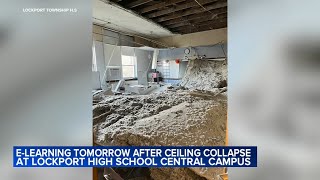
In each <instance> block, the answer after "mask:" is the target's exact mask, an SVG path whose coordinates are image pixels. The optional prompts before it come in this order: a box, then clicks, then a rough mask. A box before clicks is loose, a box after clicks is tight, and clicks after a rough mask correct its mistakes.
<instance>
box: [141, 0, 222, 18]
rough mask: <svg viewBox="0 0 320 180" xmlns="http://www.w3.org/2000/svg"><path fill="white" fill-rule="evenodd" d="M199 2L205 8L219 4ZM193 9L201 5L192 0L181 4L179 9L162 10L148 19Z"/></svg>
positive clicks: (205, 0) (206, 1) (151, 14)
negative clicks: (207, 5) (205, 6)
mask: <svg viewBox="0 0 320 180" xmlns="http://www.w3.org/2000/svg"><path fill="white" fill-rule="evenodd" d="M198 2H199V3H200V4H201V5H203V6H204V5H206V4H209V3H214V2H217V0H198ZM192 7H199V4H198V3H196V1H193V0H192V1H188V2H187V3H184V4H181V5H179V6H177V7H170V8H168V9H165V10H160V11H156V12H154V13H150V14H147V15H146V17H147V18H155V17H158V16H163V15H166V14H170V13H173V12H176V11H181V10H184V9H188V8H192Z"/></svg>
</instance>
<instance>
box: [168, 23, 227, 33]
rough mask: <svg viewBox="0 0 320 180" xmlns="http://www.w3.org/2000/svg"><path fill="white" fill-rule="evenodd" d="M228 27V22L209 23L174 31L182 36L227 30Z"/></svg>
mask: <svg viewBox="0 0 320 180" xmlns="http://www.w3.org/2000/svg"><path fill="white" fill-rule="evenodd" d="M227 25H228V23H227V21H224V22H219V23H208V24H203V25H198V26H185V27H179V28H175V29H172V31H173V32H177V33H181V34H188V33H194V32H200V31H207V30H213V29H220V28H225V27H227Z"/></svg>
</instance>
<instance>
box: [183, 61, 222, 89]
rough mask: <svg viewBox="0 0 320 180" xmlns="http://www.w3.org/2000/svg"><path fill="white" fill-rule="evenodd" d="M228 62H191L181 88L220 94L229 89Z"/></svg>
mask: <svg viewBox="0 0 320 180" xmlns="http://www.w3.org/2000/svg"><path fill="white" fill-rule="evenodd" d="M227 76H228V69H227V64H226V61H212V60H200V59H195V60H191V61H189V64H188V67H187V71H186V74H185V76H184V77H183V79H182V81H181V84H180V85H181V86H184V87H186V88H188V89H191V90H194V89H197V90H206V91H214V92H220V91H225V90H226V88H227Z"/></svg>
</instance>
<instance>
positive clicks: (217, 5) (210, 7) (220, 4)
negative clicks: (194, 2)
mask: <svg viewBox="0 0 320 180" xmlns="http://www.w3.org/2000/svg"><path fill="white" fill-rule="evenodd" d="M226 6H227V2H217V3H215V4H212V5H208V6H205V8H206V9H207V10H208V11H210V12H212V13H214V14H215V12H214V11H213V10H215V9H219V8H222V7H226ZM202 12H205V10H204V9H203V8H201V7H199V8H193V9H190V10H186V11H184V12H175V13H174V14H172V15H168V16H164V17H160V18H156V19H154V21H155V22H158V23H159V22H164V21H168V20H172V19H177V18H180V17H184V16H188V15H192V14H198V13H202ZM208 14H209V12H208Z"/></svg>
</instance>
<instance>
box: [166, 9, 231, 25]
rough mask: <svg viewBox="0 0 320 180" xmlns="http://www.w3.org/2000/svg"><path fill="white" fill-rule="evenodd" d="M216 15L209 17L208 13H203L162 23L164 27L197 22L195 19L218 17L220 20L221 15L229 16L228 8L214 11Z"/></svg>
mask: <svg viewBox="0 0 320 180" xmlns="http://www.w3.org/2000/svg"><path fill="white" fill-rule="evenodd" d="M213 12H214V13H215V15H208V12H203V13H199V14H193V15H189V16H185V17H183V18H181V17H180V18H177V19H172V20H169V21H165V22H163V23H161V24H162V25H163V26H169V25H172V24H178V23H181V22H186V21H191V20H195V19H203V18H207V19H208V18H209V19H210V18H215V17H216V16H217V17H218V18H220V16H221V15H225V16H226V15H227V8H226V7H224V8H219V9H217V10H215V11H213Z"/></svg>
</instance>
